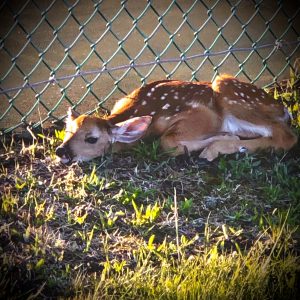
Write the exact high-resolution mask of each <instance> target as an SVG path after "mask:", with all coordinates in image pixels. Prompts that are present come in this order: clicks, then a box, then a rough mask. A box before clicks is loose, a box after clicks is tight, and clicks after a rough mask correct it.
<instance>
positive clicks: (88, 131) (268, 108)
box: [57, 75, 297, 161]
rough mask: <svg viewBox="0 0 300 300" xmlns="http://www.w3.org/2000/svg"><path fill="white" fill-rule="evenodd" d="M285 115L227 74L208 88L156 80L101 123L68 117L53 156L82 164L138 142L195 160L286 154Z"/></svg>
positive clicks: (289, 141)
mask: <svg viewBox="0 0 300 300" xmlns="http://www.w3.org/2000/svg"><path fill="white" fill-rule="evenodd" d="M286 116H287V115H286V111H285V109H284V107H283V105H282V104H280V103H278V102H275V101H274V99H273V98H272V97H270V96H269V95H268V94H267V93H265V92H264V91H263V90H262V89H259V88H257V87H256V86H254V85H252V84H250V83H245V82H241V81H239V80H237V79H235V78H233V77H231V76H229V75H223V76H218V77H217V78H216V79H215V80H214V82H213V83H212V84H211V83H208V82H197V83H192V82H182V81H176V80H162V81H156V82H152V83H150V84H148V85H146V86H144V87H142V88H139V89H136V90H135V91H133V92H132V93H131V94H129V95H128V96H126V97H124V98H122V99H120V100H119V101H118V102H117V103H116V105H115V107H114V108H113V110H112V112H111V115H110V116H108V117H107V118H105V119H104V118H97V117H91V116H85V115H83V116H75V115H74V114H73V115H72V112H70V113H69V118H68V121H67V129H66V131H67V134H66V138H65V140H64V142H63V144H62V146H60V147H59V148H58V151H57V154H58V156H60V157H61V158H62V160H63V161H67V160H68V161H71V160H88V159H91V158H94V157H97V156H100V155H102V154H104V153H106V152H107V151H108V149H109V148H110V145H111V144H113V146H114V147H115V148H117V149H118V150H122V149H123V148H124V146H125V144H132V143H133V142H134V141H135V140H137V139H140V138H141V137H144V138H145V137H151V138H154V137H159V138H160V140H161V146H162V148H163V149H164V150H170V149H174V151H173V152H171V153H172V155H179V154H182V153H184V152H185V151H186V149H187V150H188V151H197V150H200V149H204V150H203V151H202V153H201V157H204V158H207V159H208V160H213V159H214V158H216V157H217V156H218V155H219V154H227V153H234V152H238V151H245V150H246V151H249V152H254V151H256V150H258V149H265V148H270V147H272V148H275V149H280V148H282V149H285V150H288V149H290V148H291V147H292V146H293V145H294V144H295V143H296V141H297V138H296V136H295V135H294V134H293V133H292V131H291V129H290V128H289V127H288V126H287V124H286ZM90 137H92V141H91V139H90ZM93 138H94V140H93ZM96 138H97V141H96V142H94V141H95V139H96ZM240 138H248V140H241V139H240ZM249 138H251V139H249Z"/></svg>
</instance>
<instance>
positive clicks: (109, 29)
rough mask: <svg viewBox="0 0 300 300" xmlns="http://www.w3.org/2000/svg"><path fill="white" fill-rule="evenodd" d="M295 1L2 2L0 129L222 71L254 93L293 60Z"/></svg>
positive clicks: (298, 19)
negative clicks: (150, 85)
mask: <svg viewBox="0 0 300 300" xmlns="http://www.w3.org/2000/svg"><path fill="white" fill-rule="evenodd" d="M299 4H300V3H299V1H296V0H294V1H289V0H286V1H274V0H261V1H259V0H256V1H250V0H237V1H233V0H219V1H218V0H214V1H211V0H207V1H204V0H201V1H200V0H196V1H194V0H177V1H171V0H153V1H150V0H148V1H146V0H140V1H134V0H128V1H117V0H102V1H93V0H27V1H21V0H19V1H17V0H7V1H2V2H1V4H0V20H1V26H0V36H1V40H0V62H1V66H0V81H1V85H0V129H1V133H2V134H3V133H7V132H9V131H12V130H15V129H17V128H22V126H27V125H28V124H34V126H37V125H39V124H41V123H43V122H45V121H50V120H58V119H61V118H62V117H63V116H64V115H65V113H66V109H67V107H68V106H72V107H73V108H75V109H76V110H78V111H79V112H81V113H83V112H92V111H93V110H95V109H97V108H103V109H109V108H110V107H111V105H112V103H114V102H115V100H116V99H118V98H120V97H122V96H123V95H124V94H126V93H129V92H130V91H131V90H133V89H134V88H137V87H139V86H141V85H142V84H145V83H146V82H149V81H152V80H158V79H162V78H170V79H171V78H173V79H174V78H176V79H181V80H212V79H213V78H214V77H215V76H216V75H217V74H218V73H230V74H233V75H235V76H237V77H239V78H241V79H245V80H247V81H251V82H253V83H256V84H257V85H259V86H266V85H268V84H271V83H273V82H275V81H278V80H281V79H282V78H286V77H287V76H288V74H289V70H290V68H292V66H293V62H294V61H295V60H296V58H297V57H299V46H300V39H299V36H300V35H299V31H300V8H299V7H300V5H299Z"/></svg>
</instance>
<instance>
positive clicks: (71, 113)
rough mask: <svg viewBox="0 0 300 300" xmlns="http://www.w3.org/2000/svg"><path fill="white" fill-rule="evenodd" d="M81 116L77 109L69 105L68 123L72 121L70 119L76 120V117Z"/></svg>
mask: <svg viewBox="0 0 300 300" xmlns="http://www.w3.org/2000/svg"><path fill="white" fill-rule="evenodd" d="M79 116H80V113H78V112H76V111H75V110H73V109H72V108H71V107H69V109H68V113H67V119H66V123H68V122H70V121H74V120H75V119H76V118H78V117H79Z"/></svg>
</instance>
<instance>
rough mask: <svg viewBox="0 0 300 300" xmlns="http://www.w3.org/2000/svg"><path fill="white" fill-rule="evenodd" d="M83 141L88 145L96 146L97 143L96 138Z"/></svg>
mask: <svg viewBox="0 0 300 300" xmlns="http://www.w3.org/2000/svg"><path fill="white" fill-rule="evenodd" d="M84 141H85V142H86V143H89V144H96V143H97V141H98V138H95V137H92V136H91V137H88V138H86V139H85V140H84Z"/></svg>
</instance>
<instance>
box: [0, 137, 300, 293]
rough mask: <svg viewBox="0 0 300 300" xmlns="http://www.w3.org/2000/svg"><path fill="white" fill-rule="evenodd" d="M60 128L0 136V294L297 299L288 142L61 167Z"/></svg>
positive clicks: (295, 200)
mask: <svg viewBox="0 0 300 300" xmlns="http://www.w3.org/2000/svg"><path fill="white" fill-rule="evenodd" d="M61 136H62V133H61V132H57V134H56V137H48V136H44V135H40V136H39V137H38V140H34V141H33V143H32V144H25V143H22V142H20V141H15V140H13V139H12V140H6V141H5V140H3V141H2V148H1V154H0V155H1V156H0V170H1V172H0V190H1V205H0V209H1V212H0V260H1V262H0V298H2V299H27V298H28V299H34V298H63V299H68V298H69V299H297V295H298V294H299V274H300V264H299V263H300V261H299V260H300V258H299V250H300V248H299V233H300V232H299V220H300V202H299V200H300V157H299V153H300V144H299V143H298V145H297V146H296V147H295V148H294V149H293V150H291V151H290V152H288V153H276V154H275V153H258V154H255V155H247V154H239V155H228V156H223V157H221V158H219V159H218V160H216V161H214V162H212V163H207V162H206V161H204V160H202V159H200V158H199V157H198V155H197V154H194V155H192V156H190V157H179V158H170V157H168V156H167V155H166V154H164V153H161V152H160V150H159V147H158V144H157V142H154V143H152V144H144V143H141V144H140V145H138V146H137V147H136V148H135V149H134V150H133V151H131V152H128V153H122V154H113V155H107V156H106V157H104V158H99V159H97V160H93V161H92V162H89V163H82V164H72V165H71V166H64V165H61V164H57V163H56V162H55V160H54V149H55V146H56V145H57V144H58V143H59V138H60V137H61Z"/></svg>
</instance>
